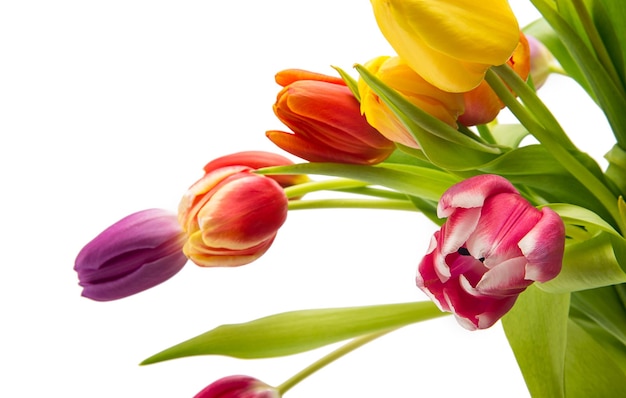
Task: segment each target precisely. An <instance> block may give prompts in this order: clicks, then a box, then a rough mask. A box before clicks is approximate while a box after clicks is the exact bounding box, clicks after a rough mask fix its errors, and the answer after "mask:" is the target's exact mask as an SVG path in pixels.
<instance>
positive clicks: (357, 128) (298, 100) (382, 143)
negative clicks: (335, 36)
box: [266, 69, 395, 164]
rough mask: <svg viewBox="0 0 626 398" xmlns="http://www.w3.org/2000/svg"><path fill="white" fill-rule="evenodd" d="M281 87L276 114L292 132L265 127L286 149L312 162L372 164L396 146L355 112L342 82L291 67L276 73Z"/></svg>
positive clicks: (274, 139) (273, 140)
mask: <svg viewBox="0 0 626 398" xmlns="http://www.w3.org/2000/svg"><path fill="white" fill-rule="evenodd" d="M276 81H277V82H278V83H279V84H281V85H283V86H284V88H283V89H282V90H281V91H280V93H279V94H278V96H277V99H276V103H275V104H274V113H275V114H276V116H277V117H278V118H279V119H280V120H281V121H282V122H283V123H284V124H285V125H287V126H288V127H289V128H290V129H291V130H292V131H293V133H288V132H283V131H268V132H267V133H266V135H267V137H268V138H269V139H270V140H271V141H272V142H273V143H274V144H276V145H277V146H279V147H280V148H282V149H284V150H285V151H287V152H289V153H291V154H293V155H295V156H298V157H300V158H303V159H306V160H308V161H311V162H339V163H352V164H376V163H380V162H382V161H383V160H385V159H386V158H387V157H388V156H389V155H390V154H391V152H393V150H394V149H395V145H394V144H393V143H392V142H391V141H389V140H387V139H386V138H385V137H383V136H382V135H381V134H380V133H379V132H378V131H377V130H376V129H375V128H373V127H372V126H370V125H369V124H368V123H367V120H366V119H365V118H364V117H363V116H362V115H361V114H360V112H359V102H358V101H357V100H356V98H354V95H353V94H352V92H351V91H350V89H349V88H348V87H347V86H346V85H345V83H344V82H343V80H341V79H339V78H335V77H332V76H326V75H323V74H319V73H313V72H307V71H303V70H298V69H289V70H285V71H282V72H280V73H278V74H277V75H276Z"/></svg>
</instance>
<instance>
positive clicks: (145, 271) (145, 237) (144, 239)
mask: <svg viewBox="0 0 626 398" xmlns="http://www.w3.org/2000/svg"><path fill="white" fill-rule="evenodd" d="M184 241H185V235H184V233H183V231H182V229H181V227H180V226H179V224H178V222H177V219H176V215H174V214H172V213H170V212H169V211H166V210H161V209H148V210H144V211H140V212H137V213H133V214H131V215H129V216H127V217H124V218H123V219H121V220H120V221H118V222H117V223H115V224H113V225H111V226H110V227H109V228H107V229H106V230H104V231H103V232H102V233H100V234H99V235H98V236H97V237H96V238H94V239H93V240H92V241H91V242H89V243H88V244H87V245H85V247H84V248H83V249H82V250H81V251H80V253H79V254H78V256H77V257H76V262H75V265H74V269H75V270H76V272H77V273H78V279H79V285H80V286H82V287H83V292H82V295H83V296H85V297H88V298H91V299H93V300H98V301H108V300H116V299H120V298H123V297H127V296H130V295H133V294H135V293H139V292H141V291H143V290H146V289H148V288H150V287H153V286H155V285H158V284H159V283H162V282H164V281H166V280H167V279H169V278H171V277H172V276H173V275H174V274H176V273H177V272H178V271H180V269H181V268H182V267H183V266H184V265H185V263H186V262H187V257H185V255H184V254H183V252H182V246H183V243H184Z"/></svg>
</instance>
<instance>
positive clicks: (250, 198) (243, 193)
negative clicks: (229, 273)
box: [178, 163, 287, 267]
mask: <svg viewBox="0 0 626 398" xmlns="http://www.w3.org/2000/svg"><path fill="white" fill-rule="evenodd" d="M209 165H210V163H209ZM205 170H207V173H206V174H205V175H204V176H203V177H202V178H201V179H200V180H198V181H197V182H196V183H195V184H193V185H192V186H191V187H190V188H189V190H188V191H187V193H186V194H185V195H184V196H183V198H182V199H181V201H180V204H179V208H178V221H179V223H180V224H181V226H182V227H183V230H184V231H185V232H186V233H187V234H188V236H189V239H188V240H187V242H186V243H185V245H184V247H183V252H184V253H185V254H186V255H187V256H188V257H189V258H190V259H191V260H192V261H193V262H194V263H196V264H198V265H201V266H207V267H208V266H239V265H244V264H248V263H250V262H252V261H254V260H256V259H257V258H259V257H260V256H261V255H263V253H265V252H266V251H267V249H268V248H269V247H270V245H271V244H272V242H273V240H274V238H275V237H276V234H277V232H278V229H279V228H280V227H281V226H282V224H283V223H284V222H285V219H286V218H287V197H286V196H285V193H284V191H283V189H282V187H281V186H280V185H279V184H278V182H276V180H274V179H272V178H269V177H266V176H263V175H260V174H256V173H254V169H253V168H252V167H248V166H245V165H230V166H229V165H224V166H221V167H217V165H216V164H214V165H211V166H208V167H205Z"/></svg>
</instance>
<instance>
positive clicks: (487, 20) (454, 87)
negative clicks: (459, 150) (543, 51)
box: [371, 0, 519, 92]
mask: <svg viewBox="0 0 626 398" xmlns="http://www.w3.org/2000/svg"><path fill="white" fill-rule="evenodd" d="M371 3H372V7H373V10H374V15H375V17H376V22H377V23H378V27H379V28H380V30H381V32H382V34H383V35H384V36H385V38H386V39H387V41H388V42H389V43H390V44H391V46H392V47H393V48H394V50H396V52H397V53H398V55H399V56H400V57H402V58H403V59H405V60H406V62H407V64H408V65H409V67H411V69H413V70H415V71H416V72H417V73H418V74H419V75H420V76H422V77H423V78H424V79H426V81H428V82H430V83H431V84H433V85H435V86H437V87H439V88H440V89H442V90H445V91H450V92H465V91H469V90H471V89H473V88H474V87H476V86H477V85H478V84H479V83H480V82H481V81H482V80H483V78H484V75H485V72H486V71H487V68H489V67H490V66H492V65H501V64H504V63H505V62H506V60H507V59H509V57H510V56H511V54H512V53H513V50H514V49H515V46H516V45H517V42H518V39H519V33H518V32H519V26H518V23H517V19H516V18H515V15H514V14H513V11H512V10H511V7H510V6H509V2H508V1H507V0H484V1H480V2H477V1H472V0H437V1H432V0H371Z"/></svg>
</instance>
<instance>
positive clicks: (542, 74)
mask: <svg viewBox="0 0 626 398" xmlns="http://www.w3.org/2000/svg"><path fill="white" fill-rule="evenodd" d="M526 38H527V39H528V44H529V47H530V76H531V78H532V81H533V85H534V86H535V89H539V88H540V87H541V86H543V84H544V83H545V82H546V80H547V79H548V76H550V73H552V72H553V71H554V69H555V68H554V66H555V64H556V60H555V58H554V56H553V55H552V53H551V52H550V50H548V49H547V48H546V46H544V45H543V43H542V42H540V41H539V40H537V39H536V38H534V37H533V36H531V35H526Z"/></svg>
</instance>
